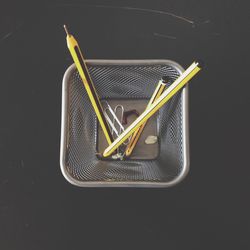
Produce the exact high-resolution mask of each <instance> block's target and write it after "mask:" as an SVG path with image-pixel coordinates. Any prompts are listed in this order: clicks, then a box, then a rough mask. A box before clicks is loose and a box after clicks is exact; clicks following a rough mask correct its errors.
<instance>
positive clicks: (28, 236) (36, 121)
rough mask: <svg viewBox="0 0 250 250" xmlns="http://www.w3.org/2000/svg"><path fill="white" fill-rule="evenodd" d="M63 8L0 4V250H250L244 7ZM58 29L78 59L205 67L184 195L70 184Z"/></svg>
mask: <svg viewBox="0 0 250 250" xmlns="http://www.w3.org/2000/svg"><path fill="white" fill-rule="evenodd" d="M68 2H69V1H68ZM64 3H65V4H61V3H59V2H56V1H51V2H50V3H47V4H35V3H32V4H29V3H28V2H25V3H24V2H22V3H20V2H19V3H15V2H10V1H6V2H3V1H1V8H0V69H1V78H0V81H1V83H0V84H1V85H0V86H1V90H0V114H1V123H0V249H5V250H9V249H26V250H28V249H79V248H80V247H81V248H82V249H146V248H147V249H171V250H172V249H192V250H194V249H249V248H250V240H249V233H250V230H249V209H250V205H249V204H250V203H249V190H250V164H249V143H248V142H249V139H250V138H249V131H248V130H249V125H250V124H249V119H248V117H249V104H250V98H249V78H248V75H249V62H248V59H249V58H248V56H249V23H250V22H249V21H250V20H249V16H250V15H249V13H250V12H249V6H248V4H247V1H233V0H228V1H226V0H224V1H215V0H214V1H208V0H207V1H198V0H192V1H191V0H190V1H184V0H182V1H180V0H171V1H170V0H164V1H163V0H154V1H124V2H122V1H113V2H105V1H99V2H98V1H78V2H77V1H71V3H70V4H68V3H67V2H66V1H65V2H64ZM183 17H185V18H186V19H184V18H183ZM64 23H67V24H68V26H69V28H70V30H71V31H72V33H74V34H75V36H76V37H77V39H78V41H79V43H80V46H81V48H82V50H83V51H84V54H85V57H86V58H110V59H147V58H151V59H154V58H156V59H172V60H174V61H177V62H179V63H180V64H181V65H183V66H184V67H187V66H189V64H191V63H192V61H193V60H194V59H195V58H202V59H203V60H204V61H205V62H206V68H204V70H203V71H201V72H200V73H199V75H198V76H197V77H195V79H193V80H192V82H191V84H190V146H191V166H190V167H191V171H190V173H189V175H188V176H187V177H186V179H185V180H184V181H183V182H182V183H181V184H179V185H177V186H175V187H172V188H169V189H124V188H123V189H87V188H85V189H84V188H77V187H74V186H72V185H70V184H69V183H67V182H66V180H65V179H64V177H63V176H62V174H61V172H60V167H59V144H60V118H61V82H62V77H63V74H64V71H65V70H66V68H67V67H68V66H69V65H70V64H71V63H72V59H71V57H70V54H69V52H68V50H67V47H66V44H65V34H64V30H63V28H62V25H63V24H64Z"/></svg>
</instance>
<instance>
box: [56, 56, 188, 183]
mask: <svg viewBox="0 0 250 250" xmlns="http://www.w3.org/2000/svg"><path fill="white" fill-rule="evenodd" d="M87 65H88V69H89V72H90V75H91V77H92V79H93V82H94V84H95V87H96V90H97V93H98V94H99V96H100V98H101V99H105V100H127V101H128V102H129V100H145V99H149V98H150V97H151V95H152V93H153V91H154V89H155V87H156V84H157V83H158V81H159V80H160V79H161V77H162V76H166V75H167V76H169V77H170V79H171V81H172V82H173V81H174V80H175V79H176V78H177V77H178V76H179V74H180V73H181V72H182V71H183V69H182V67H181V66H180V65H178V64H177V63H175V62H173V61H169V60H88V61H87ZM187 105H188V89H187V87H185V88H183V89H182V91H181V92H179V93H177V94H176V95H175V96H174V97H173V98H172V99H171V100H170V101H169V102H167V104H165V105H164V106H163V107H162V108H161V109H160V110H159V112H158V113H157V115H156V116H157V117H156V122H157V136H158V138H159V149H158V154H157V157H155V158H154V159H146V160H145V159H133V158H132V159H126V160H123V161H120V160H112V159H102V158H100V157H98V155H97V148H98V145H97V142H98V121H97V118H96V116H95V114H94V111H93V108H92V106H91V103H90V101H89V99H88V96H87V93H86V91H85V88H84V86H83V84H82V81H81V79H80V77H79V75H78V72H77V70H76V68H75V65H74V64H73V65H71V66H70V67H69V68H68V69H67V71H66V72H65V75H64V78H63V90H62V128H61V155H60V165H61V170H62V173H63V175H64V177H65V178H66V179H67V180H68V181H69V182H70V183H72V184H74V185H77V186H82V187H97V186H109V187H119V186H120V187H121V186H124V187H168V186H171V185H173V184H176V183H178V182H180V181H181V180H182V179H183V178H184V176H185V175H186V174H187V172H188V168H189V139H188V107H187ZM145 154H147V152H145Z"/></svg>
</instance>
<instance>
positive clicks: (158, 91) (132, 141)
mask: <svg viewBox="0 0 250 250" xmlns="http://www.w3.org/2000/svg"><path fill="white" fill-rule="evenodd" d="M166 82H167V79H162V80H160V81H159V83H158V84H157V86H156V88H155V91H154V93H153V95H152V96H151V98H150V100H149V102H148V105H147V107H146V109H148V108H149V107H150V106H151V105H152V103H153V102H154V101H155V100H157V98H158V97H159V96H160V95H161V93H162V92H163V90H164V89H165V86H166ZM146 124H147V121H146V122H144V123H143V124H142V125H141V126H140V127H139V128H138V129H137V130H136V131H135V132H134V133H133V135H132V137H131V139H130V141H129V144H128V146H127V147H126V151H125V154H126V156H130V155H131V154H132V152H133V150H134V148H135V146H136V143H137V142H138V140H139V138H140V136H141V133H142V131H143V129H144V127H145V126H146Z"/></svg>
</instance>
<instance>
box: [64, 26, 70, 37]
mask: <svg viewBox="0 0 250 250" xmlns="http://www.w3.org/2000/svg"><path fill="white" fill-rule="evenodd" d="M63 28H64V30H65V32H66V34H67V36H69V35H70V34H69V31H68V28H67V26H66V25H65V24H64V25H63Z"/></svg>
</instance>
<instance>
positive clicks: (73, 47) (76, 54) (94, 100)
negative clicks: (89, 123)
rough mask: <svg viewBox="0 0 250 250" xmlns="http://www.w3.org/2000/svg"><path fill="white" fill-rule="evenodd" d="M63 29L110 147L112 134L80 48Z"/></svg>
mask: <svg viewBox="0 0 250 250" xmlns="http://www.w3.org/2000/svg"><path fill="white" fill-rule="evenodd" d="M64 28H65V31H66V33H67V37H66V40H67V46H68V49H69V51H70V54H71V56H72V58H73V61H74V63H75V65H76V68H77V70H78V72H79V75H80V77H81V79H82V82H83V85H84V87H85V89H86V91H87V94H88V96H89V99H90V101H91V104H92V106H93V108H94V111H95V114H96V116H97V118H98V121H99V123H100V126H101V128H102V130H103V133H104V135H105V138H106V140H107V142H108V144H109V145H110V144H111V143H112V141H113V138H112V134H111V132H110V129H109V126H108V123H107V121H106V119H105V116H104V113H103V109H102V106H101V102H100V100H99V97H98V95H97V92H96V89H95V86H94V84H93V82H92V80H91V78H90V75H89V72H88V69H87V66H86V63H85V61H84V59H83V56H82V53H81V50H80V47H79V45H78V43H77V41H76V40H75V38H74V37H73V36H72V35H71V34H69V32H68V30H67V27H66V26H65V25H64Z"/></svg>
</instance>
